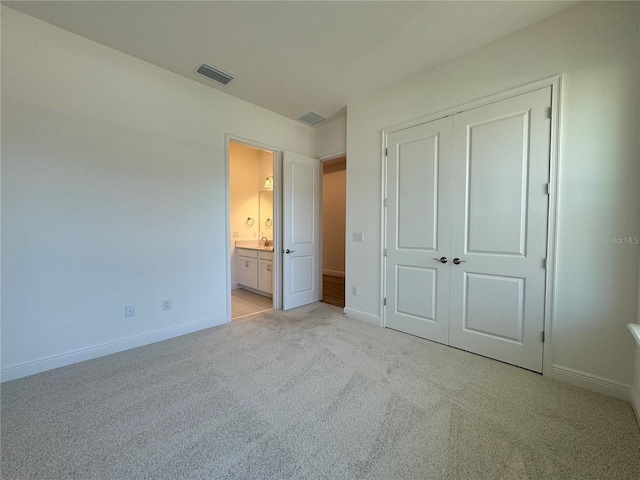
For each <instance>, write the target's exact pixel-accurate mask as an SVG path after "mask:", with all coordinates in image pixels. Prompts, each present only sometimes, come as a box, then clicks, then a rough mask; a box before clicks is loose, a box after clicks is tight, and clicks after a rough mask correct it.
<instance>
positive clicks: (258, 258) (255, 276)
mask: <svg viewBox="0 0 640 480" xmlns="http://www.w3.org/2000/svg"><path fill="white" fill-rule="evenodd" d="M236 250H237V252H238V285H239V286H240V287H242V288H245V289H247V290H250V291H253V292H254V293H259V294H260V295H264V296H266V297H271V296H272V294H273V247H265V246H263V245H259V246H242V247H238V246H237V247H236Z"/></svg>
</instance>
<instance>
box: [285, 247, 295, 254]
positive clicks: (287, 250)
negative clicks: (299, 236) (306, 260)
mask: <svg viewBox="0 0 640 480" xmlns="http://www.w3.org/2000/svg"><path fill="white" fill-rule="evenodd" d="M293 252H295V250H289V249H288V248H287V249H286V250H283V251H282V253H293Z"/></svg>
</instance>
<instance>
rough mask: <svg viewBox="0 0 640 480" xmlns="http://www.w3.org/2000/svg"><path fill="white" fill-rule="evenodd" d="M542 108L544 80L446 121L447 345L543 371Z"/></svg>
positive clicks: (546, 124) (545, 121)
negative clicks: (449, 143) (449, 170)
mask: <svg viewBox="0 0 640 480" xmlns="http://www.w3.org/2000/svg"><path fill="white" fill-rule="evenodd" d="M550 105H551V88H550V87H549V88H544V89H541V90H536V91H534V92H531V93H528V94H524V95H520V96H517V97H513V98H511V99H507V100H504V101H501V102H497V103H493V104H490V105H487V106H484V107H480V108H476V109H473V110H468V111H466V112H463V113H460V114H457V115H455V117H454V120H453V176H452V179H453V186H452V190H453V191H452V199H453V201H452V231H451V257H452V262H451V263H450V264H449V265H450V269H451V292H450V302H451V303H450V316H451V317H450V318H451V320H450V328H449V343H450V345H452V346H454V347H458V348H461V349H464V350H468V351H471V352H475V353H478V354H480V355H485V356H488V357H491V358H495V359H497V360H501V361H504V362H507V363H510V364H513V365H517V366H520V367H523V368H527V369H529V370H533V371H536V372H541V371H542V348H543V340H542V332H543V328H544V310H545V266H544V260H545V258H546V252H547V215H548V196H547V182H548V178H549V147H550V122H551V120H550V119H549V115H548V111H549V110H548V109H549V107H550ZM455 258H459V259H460V261H461V262H463V263H459V264H455V262H456V260H455Z"/></svg>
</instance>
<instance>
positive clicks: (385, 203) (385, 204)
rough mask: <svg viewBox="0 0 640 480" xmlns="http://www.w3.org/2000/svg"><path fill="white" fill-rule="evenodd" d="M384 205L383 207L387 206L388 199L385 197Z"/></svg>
mask: <svg viewBox="0 0 640 480" xmlns="http://www.w3.org/2000/svg"><path fill="white" fill-rule="evenodd" d="M384 206H385V208H386V207H388V206H389V200H387V199H386V198H385V199H384Z"/></svg>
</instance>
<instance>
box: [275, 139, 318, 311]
mask: <svg viewBox="0 0 640 480" xmlns="http://www.w3.org/2000/svg"><path fill="white" fill-rule="evenodd" d="M321 173H322V171H321V169H320V161H319V160H316V159H315V158H309V157H305V156H303V155H298V154H297V153H292V152H284V157H283V174H284V175H283V186H282V213H283V221H282V230H283V231H282V233H283V240H282V253H283V262H282V263H283V276H284V281H283V283H284V288H283V309H284V310H289V309H291V308H296V307H300V306H302V305H307V304H309V303H313V302H318V301H320V298H321V295H322V291H321V285H322V271H321V269H320V201H321V198H320V175H321Z"/></svg>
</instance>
